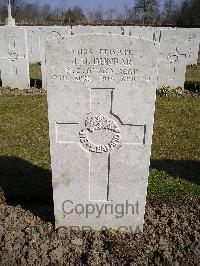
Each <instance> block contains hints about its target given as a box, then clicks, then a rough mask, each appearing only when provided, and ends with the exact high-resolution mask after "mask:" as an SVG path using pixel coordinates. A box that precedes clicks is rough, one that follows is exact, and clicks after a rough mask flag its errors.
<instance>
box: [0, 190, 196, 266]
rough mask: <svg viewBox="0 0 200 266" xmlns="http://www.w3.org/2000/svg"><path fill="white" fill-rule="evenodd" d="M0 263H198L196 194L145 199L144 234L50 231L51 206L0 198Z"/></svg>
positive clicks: (51, 224) (52, 228)
mask: <svg viewBox="0 0 200 266" xmlns="http://www.w3.org/2000/svg"><path fill="white" fill-rule="evenodd" d="M0 265H6V266H9V265H12V266H14V265H137V266H138V265H142V266H143V265H200V198H188V199H185V200H178V201H171V202H169V201H168V202H165V203H163V201H161V200H160V201H157V202H156V201H153V200H151V201H150V200H148V202H147V207H146V215H145V225H144V233H143V234H141V233H140V234H136V235H133V234H125V233H119V232H118V233H117V232H115V231H111V230H109V231H101V232H95V231H93V232H86V231H84V232H78V231H70V230H69V229H67V228H59V229H58V230H55V229H54V220H53V208H52V206H49V207H47V206H23V207H21V206H19V205H18V206H8V205H7V204H6V202H5V199H4V198H3V194H2V197H1V201H0Z"/></svg>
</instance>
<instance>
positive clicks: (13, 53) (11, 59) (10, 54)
mask: <svg viewBox="0 0 200 266" xmlns="http://www.w3.org/2000/svg"><path fill="white" fill-rule="evenodd" d="M24 58H25V54H24V55H21V56H20V55H19V52H18V50H17V49H16V48H15V43H14V45H12V46H11V45H10V44H9V47H8V51H7V55H2V56H1V59H6V61H8V63H9V64H10V67H9V68H7V69H9V70H10V74H11V75H13V74H16V75H17V68H16V66H15V61H16V60H19V59H24Z"/></svg>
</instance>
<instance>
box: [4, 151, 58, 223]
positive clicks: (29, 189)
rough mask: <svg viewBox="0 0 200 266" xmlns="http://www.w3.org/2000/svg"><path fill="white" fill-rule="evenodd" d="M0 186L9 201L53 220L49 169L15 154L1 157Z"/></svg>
mask: <svg viewBox="0 0 200 266" xmlns="http://www.w3.org/2000/svg"><path fill="white" fill-rule="evenodd" d="M0 190H3V193H4V195H5V199H6V203H7V204H8V205H11V206H16V205H21V206H22V208H23V209H24V210H29V211H31V212H32V213H33V214H34V215H36V216H38V217H40V218H41V219H42V220H44V221H48V222H54V214H53V192H52V183H51V171H49V170H46V169H43V168H41V167H38V166H36V165H33V164H31V163H30V162H28V161H25V160H22V159H20V158H17V157H4V156H3V157H0Z"/></svg>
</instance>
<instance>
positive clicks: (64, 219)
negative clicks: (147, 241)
mask: <svg viewBox="0 0 200 266" xmlns="http://www.w3.org/2000/svg"><path fill="white" fill-rule="evenodd" d="M158 54H159V44H158V43H155V42H152V41H148V40H140V39H137V38H134V37H128V36H120V35H107V34H95V35H75V36H70V37H67V38H65V39H61V40H59V43H55V42H49V43H47V53H46V66H47V94H48V115H49V129H50V143H51V163H52V172H53V190H54V211H55V220H56V227H59V226H69V227H71V226H77V227H78V228H79V229H85V228H86V227H90V228H92V229H101V228H104V226H105V227H106V228H114V229H119V230H123V231H128V232H131V231H132V232H133V231H134V230H136V228H137V229H138V227H139V228H140V230H142V229H143V222H144V213H145V203H146V193H147V181H148V173H149V163H150V153H151V142H152V133H153V118H154V109H155V99H156V87H157V69H158ZM131 204H132V205H131ZM123 208H124V214H122V212H123V211H122V209H123ZM100 212H101V213H100Z"/></svg>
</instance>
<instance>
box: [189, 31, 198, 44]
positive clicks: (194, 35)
mask: <svg viewBox="0 0 200 266" xmlns="http://www.w3.org/2000/svg"><path fill="white" fill-rule="evenodd" d="M196 38H197V36H196V34H195V33H194V32H192V33H190V34H189V42H190V41H192V40H194V39H196Z"/></svg>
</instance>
